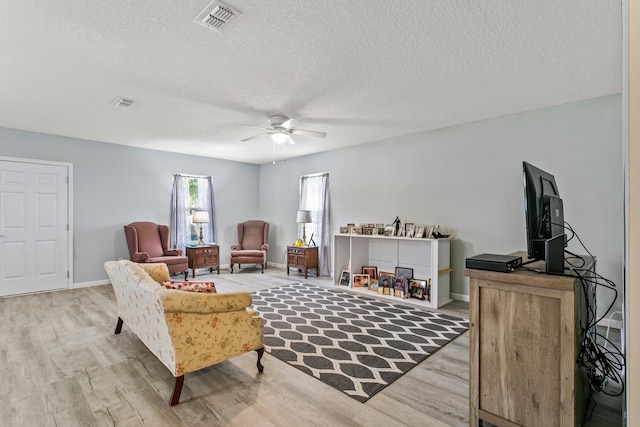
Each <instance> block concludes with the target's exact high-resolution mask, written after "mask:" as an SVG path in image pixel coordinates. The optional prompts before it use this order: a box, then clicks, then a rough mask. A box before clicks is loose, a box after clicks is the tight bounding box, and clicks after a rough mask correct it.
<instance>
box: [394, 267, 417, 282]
mask: <svg viewBox="0 0 640 427" xmlns="http://www.w3.org/2000/svg"><path fill="white" fill-rule="evenodd" d="M395 276H396V277H404V278H405V279H407V280H409V279H413V268H409V267H396V274H395Z"/></svg>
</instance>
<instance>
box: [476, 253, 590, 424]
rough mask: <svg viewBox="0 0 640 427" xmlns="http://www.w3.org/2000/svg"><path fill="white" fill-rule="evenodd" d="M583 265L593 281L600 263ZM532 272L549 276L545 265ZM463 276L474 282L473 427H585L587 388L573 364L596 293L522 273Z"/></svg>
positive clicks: (576, 283) (572, 281)
mask: <svg viewBox="0 0 640 427" xmlns="http://www.w3.org/2000/svg"><path fill="white" fill-rule="evenodd" d="M584 258H585V259H586V260H587V263H586V265H585V266H584V269H585V271H584V273H583V274H585V275H589V274H593V272H594V266H595V260H593V259H592V258H589V257H584ZM532 266H533V267H534V268H536V269H537V270H539V271H544V266H543V262H542V261H538V262H536V263H533V264H532ZM464 274H465V276H468V277H469V279H470V280H469V287H470V302H469V330H470V334H469V425H470V426H472V427H476V426H478V425H481V424H482V421H486V422H489V423H491V424H493V425H496V426H499V427H506V426H509V427H513V426H515V425H531V426H550V425H559V426H579V425H581V420H582V417H583V414H584V410H585V408H586V402H587V398H588V392H589V383H588V379H587V377H586V371H585V368H584V367H583V366H582V365H581V364H579V363H576V360H577V359H578V353H579V351H580V345H581V342H582V339H583V337H584V334H585V333H586V328H587V326H588V325H587V324H586V321H587V320H586V316H587V313H586V307H587V298H591V297H590V296H591V295H593V294H594V293H593V289H586V291H587V292H586V295H585V290H584V289H583V287H582V283H581V282H580V280H579V279H578V278H577V277H575V276H569V275H565V276H558V275H550V274H545V273H536V272H534V271H530V270H525V269H520V270H516V271H515V272H511V273H499V272H494V271H486V270H473V269H465V271H464ZM587 287H588V288H589V287H593V285H588V286H587ZM590 304H593V302H590Z"/></svg>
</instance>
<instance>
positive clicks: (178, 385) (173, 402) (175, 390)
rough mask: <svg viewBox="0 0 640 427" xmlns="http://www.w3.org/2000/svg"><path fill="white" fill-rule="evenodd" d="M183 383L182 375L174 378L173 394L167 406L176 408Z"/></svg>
mask: <svg viewBox="0 0 640 427" xmlns="http://www.w3.org/2000/svg"><path fill="white" fill-rule="evenodd" d="M183 383H184V375H180V376H179V377H176V384H175V386H174V387H173V394H172V395H171V400H170V401H169V405H171V406H176V405H177V404H178V402H180V393H182V384H183Z"/></svg>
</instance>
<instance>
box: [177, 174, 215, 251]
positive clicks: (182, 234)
mask: <svg viewBox="0 0 640 427" xmlns="http://www.w3.org/2000/svg"><path fill="white" fill-rule="evenodd" d="M196 210H198V211H208V212H209V220H210V222H209V223H208V224H202V238H203V240H204V241H205V243H215V241H216V232H215V222H214V218H215V217H214V202H213V182H212V179H211V177H210V176H193V175H181V174H175V175H173V191H172V192H171V225H170V227H169V228H170V233H171V234H170V244H171V247H174V248H179V249H183V250H184V248H185V246H187V245H189V244H191V243H195V242H194V240H198V236H199V234H200V224H192V222H191V214H192V213H193V211H196Z"/></svg>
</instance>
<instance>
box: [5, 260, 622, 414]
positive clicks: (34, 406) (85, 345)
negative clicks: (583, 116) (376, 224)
mask: <svg viewBox="0 0 640 427" xmlns="http://www.w3.org/2000/svg"><path fill="white" fill-rule="evenodd" d="M203 271H204V272H206V270H203ZM190 280H194V279H191V277H190ZM195 280H213V281H214V282H215V283H216V287H217V288H218V292H225V291H232V290H246V291H249V292H251V291H256V290H260V289H266V288H270V287H275V286H281V285H284V284H288V283H296V282H301V281H305V282H307V283H313V284H319V285H322V286H327V287H333V284H332V281H331V279H330V278H315V277H311V276H310V277H309V278H308V279H306V280H305V279H304V276H303V275H301V274H297V273H295V272H293V271H292V273H291V276H287V275H286V273H285V271H284V270H283V269H278V268H273V267H269V268H268V269H267V270H265V273H264V274H260V271H259V270H258V269H254V268H247V269H243V270H242V271H241V272H235V273H233V274H230V273H229V271H228V270H222V274H221V275H220V276H218V275H217V274H212V275H209V274H199V275H197V276H196V278H195ZM341 289H344V288H341ZM442 311H446V312H449V313H450V314H454V315H457V316H459V317H464V318H468V305H467V304H466V303H461V302H454V303H452V304H449V305H448V306H447V307H445V309H444V310H442ZM0 322H1V324H2V325H3V333H2V334H1V335H0V378H2V382H0V425H2V426H29V427H31V426H154V427H159V426H367V427H371V426H464V425H468V411H469V406H468V376H469V369H468V360H469V334H468V332H467V333H465V334H463V335H461V336H460V337H458V338H457V339H456V340H454V341H453V342H451V343H450V344H448V345H447V346H445V347H444V348H442V349H441V350H440V351H438V352H437V353H436V354H434V355H433V356H431V357H429V358H427V359H426V360H425V361H423V362H422V363H420V364H419V365H418V366H416V367H415V368H414V369H412V370H411V371H409V372H408V373H407V374H405V375H403V376H402V377H401V378H399V379H398V380H397V381H395V382H394V383H393V384H391V385H389V386H388V387H387V388H385V389H384V390H382V391H381V392H379V393H378V394H377V395H375V396H374V397H373V398H371V399H369V401H367V402H366V403H364V404H363V403H359V402H357V401H355V400H354V399H351V398H350V397H348V396H346V395H345V394H343V393H342V392H340V391H337V390H335V389H333V388H331V387H329V386H327V385H325V384H324V383H322V382H320V381H318V380H316V379H314V378H312V377H311V376H309V375H306V374H304V373H303V372H301V371H299V370H297V369H295V368H293V367H290V366H289V365H287V364H286V363H284V362H281V361H279V360H278V359H276V358H274V357H271V355H269V354H268V353H265V355H264V357H263V360H262V363H263V364H264V366H265V369H264V373H263V374H262V375H259V374H258V373H257V370H256V367H255V362H256V355H255V353H253V352H252V353H249V354H246V355H242V356H239V357H236V358H234V359H232V360H230V361H226V362H222V363H220V364H218V365H215V366H212V367H210V368H206V369H203V370H201V371H199V372H195V373H192V374H187V375H186V376H185V382H184V388H183V391H182V397H181V401H180V404H179V405H177V406H174V407H170V406H169V405H168V400H169V397H170V394H171V390H172V387H173V382H174V380H173V377H172V376H171V374H169V371H168V370H167V369H166V368H165V367H164V365H162V364H161V363H160V362H159V361H158V360H157V359H156V358H155V356H153V355H152V354H151V353H150V352H149V351H148V350H147V349H146V347H145V346H144V345H143V344H142V343H141V342H140V340H138V339H137V338H136V336H135V335H133V334H132V333H131V332H130V331H129V330H128V328H127V326H126V325H125V326H124V327H123V329H122V333H121V334H120V335H114V334H113V331H114V328H115V325H116V311H115V300H114V296H113V292H112V290H111V286H109V285H107V286H96V287H91V288H83V289H76V290H69V291H60V292H50V293H42V294H35V295H28V296H19V297H11V298H4V299H0ZM620 402H621V399H612V401H611V402H607V401H605V402H603V403H601V404H599V405H598V407H596V410H595V412H594V419H593V421H592V423H590V424H589V425H593V426H595V425H598V426H605V425H606V426H609V425H611V426H619V425H621V422H620V421H619V420H620V419H621V417H620V411H621V410H620V409H619V406H620ZM601 420H606V423H604V421H601Z"/></svg>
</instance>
